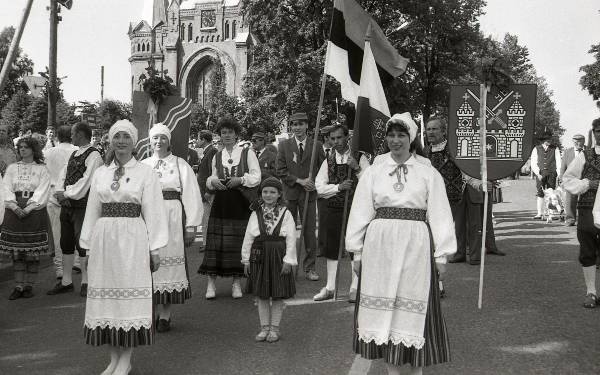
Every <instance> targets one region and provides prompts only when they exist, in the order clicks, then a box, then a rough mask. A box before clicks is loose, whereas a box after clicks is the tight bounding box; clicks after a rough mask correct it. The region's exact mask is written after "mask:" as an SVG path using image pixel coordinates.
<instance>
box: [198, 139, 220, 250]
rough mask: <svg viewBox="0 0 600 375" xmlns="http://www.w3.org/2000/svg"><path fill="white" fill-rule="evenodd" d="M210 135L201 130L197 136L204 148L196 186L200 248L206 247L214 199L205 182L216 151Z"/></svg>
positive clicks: (209, 173) (210, 170)
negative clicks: (200, 210) (199, 203)
mask: <svg viewBox="0 0 600 375" xmlns="http://www.w3.org/2000/svg"><path fill="white" fill-rule="evenodd" d="M212 137H213V135H212V133H211V132H209V131H208V130H202V131H201V132H200V134H198V140H199V142H200V144H201V145H202V146H203V147H204V148H203V149H202V160H200V165H199V166H198V185H199V186H200V195H202V203H203V209H204V210H203V216H202V246H201V249H203V248H204V246H205V245H206V234H207V230H208V218H209V217H210V208H211V206H212V201H213V199H214V197H215V196H214V194H212V192H210V191H208V190H207V189H206V180H207V179H208V177H209V176H210V175H211V174H212V159H213V156H215V154H216V153H217V151H218V149H217V147H216V146H215V145H213V140H212Z"/></svg>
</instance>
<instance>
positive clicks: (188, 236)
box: [183, 227, 196, 247]
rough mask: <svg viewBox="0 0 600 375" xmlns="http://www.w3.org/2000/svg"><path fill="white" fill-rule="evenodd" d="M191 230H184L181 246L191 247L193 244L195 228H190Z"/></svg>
mask: <svg viewBox="0 0 600 375" xmlns="http://www.w3.org/2000/svg"><path fill="white" fill-rule="evenodd" d="M191 228H192V229H193V230H192V231H189V230H187V229H186V230H185V234H184V235H183V245H184V246H185V247H190V246H192V244H193V243H194V240H195V239H196V228H195V227H191Z"/></svg>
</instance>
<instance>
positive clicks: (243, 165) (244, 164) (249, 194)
mask: <svg viewBox="0 0 600 375" xmlns="http://www.w3.org/2000/svg"><path fill="white" fill-rule="evenodd" d="M249 150H250V149H249V148H244V149H243V150H242V154H241V155H240V163H239V164H238V165H236V166H235V167H231V171H230V170H229V169H227V168H225V167H224V166H223V159H222V154H223V150H221V151H218V152H217V153H216V154H215V168H216V169H217V177H219V180H221V182H222V181H223V180H229V179H230V178H231V177H243V176H244V174H245V173H246V172H248V170H249V168H248V151H249ZM237 189H238V190H240V191H241V192H242V194H243V195H244V197H245V198H246V199H247V200H248V202H250V203H252V202H253V201H254V200H255V199H257V198H258V195H259V193H258V189H259V186H256V187H252V188H248V187H245V186H239V187H238V188H237Z"/></svg>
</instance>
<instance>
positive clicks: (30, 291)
mask: <svg viewBox="0 0 600 375" xmlns="http://www.w3.org/2000/svg"><path fill="white" fill-rule="evenodd" d="M22 297H23V298H31V297H33V288H32V287H31V286H26V287H25V288H24V289H23V294H22Z"/></svg>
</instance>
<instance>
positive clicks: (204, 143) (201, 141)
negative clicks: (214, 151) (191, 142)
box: [196, 130, 213, 160]
mask: <svg viewBox="0 0 600 375" xmlns="http://www.w3.org/2000/svg"><path fill="white" fill-rule="evenodd" d="M212 140H213V135H212V133H211V132H210V131H208V130H201V131H200V133H198V140H197V141H196V147H197V148H196V152H198V157H199V158H200V160H202V159H203V157H204V154H205V153H206V150H207V149H208V147H209V146H211V145H212Z"/></svg>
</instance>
